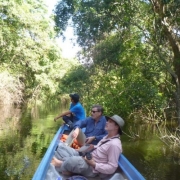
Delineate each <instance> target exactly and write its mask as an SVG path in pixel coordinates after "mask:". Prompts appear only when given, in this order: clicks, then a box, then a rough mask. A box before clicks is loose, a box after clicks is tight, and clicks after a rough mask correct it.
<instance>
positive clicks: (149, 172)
mask: <svg viewBox="0 0 180 180" xmlns="http://www.w3.org/2000/svg"><path fill="white" fill-rule="evenodd" d="M66 107H67V106H66ZM66 107H63V106H62V107H61V106H60V105H54V104H48V105H45V106H41V107H38V108H37V107H35V108H34V109H31V110H19V109H18V110H17V109H15V110H12V109H11V110H10V111H9V112H6V113H5V115H4V118H3V119H0V123H1V124H0V125H1V126H0V179H1V180H16V179H17V180H19V179H22V180H30V179H32V176H33V174H34V172H35V170H36V168H37V166H38V165H39V163H40V161H41V159H42V157H43V155H44V153H45V152H46V150H47V148H48V146H49V144H50V142H51V140H52V139H53V137H54V135H55V133H56V131H57V130H58V128H59V126H60V124H61V123H62V120H58V121H57V122H54V121H53V119H54V117H55V116H57V114H59V113H60V112H61V111H64V110H65V109H67V108H66ZM0 111H1V110H0ZM3 112H4V111H3ZM159 128H163V127H159ZM123 131H124V135H123V136H122V137H121V140H122V145H123V153H124V154H125V156H126V157H127V158H128V159H129V160H130V162H131V163H132V164H133V165H134V166H135V167H136V168H137V169H138V170H139V171H140V172H141V173H142V174H143V176H144V177H145V178H146V179H147V180H169V179H171V180H178V179H179V175H180V173H179V169H180V158H179V157H180V155H179V154H177V153H174V152H173V151H171V150H170V149H169V147H168V146H167V145H165V144H164V143H163V142H162V141H161V140H160V138H159V129H158V128H157V125H153V124H141V125H132V123H131V125H130V123H129V124H128V123H126V127H125V128H124V129H123Z"/></svg>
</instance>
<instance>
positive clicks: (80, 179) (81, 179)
mask: <svg viewBox="0 0 180 180" xmlns="http://www.w3.org/2000/svg"><path fill="white" fill-rule="evenodd" d="M66 180H88V179H87V178H85V177H84V176H71V177H69V178H67V179H66Z"/></svg>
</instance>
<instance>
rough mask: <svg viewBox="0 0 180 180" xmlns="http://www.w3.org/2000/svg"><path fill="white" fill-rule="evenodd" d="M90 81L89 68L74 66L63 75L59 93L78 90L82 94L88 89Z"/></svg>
mask: <svg viewBox="0 0 180 180" xmlns="http://www.w3.org/2000/svg"><path fill="white" fill-rule="evenodd" d="M88 82H89V72H88V70H87V69H86V68H85V67H83V66H81V65H79V66H74V67H72V68H71V69H70V70H69V71H68V72H67V73H66V74H65V76H64V77H63V79H62V81H61V83H60V84H59V93H60V94H63V93H68V94H69V93H72V92H77V93H78V94H80V95H82V94H84V93H85V91H86V89H87V88H86V87H87V86H88V84H89V83H88Z"/></svg>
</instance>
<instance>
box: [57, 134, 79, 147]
mask: <svg viewBox="0 0 180 180" xmlns="http://www.w3.org/2000/svg"><path fill="white" fill-rule="evenodd" d="M67 138H68V135H66V134H62V136H61V138H60V140H61V141H62V142H65V141H66V139H67ZM71 147H72V148H74V149H79V148H80V147H81V146H80V145H79V144H78V142H77V140H76V139H75V140H74V142H73V143H72V145H71Z"/></svg>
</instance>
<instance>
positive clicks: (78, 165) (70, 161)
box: [58, 156, 96, 177]
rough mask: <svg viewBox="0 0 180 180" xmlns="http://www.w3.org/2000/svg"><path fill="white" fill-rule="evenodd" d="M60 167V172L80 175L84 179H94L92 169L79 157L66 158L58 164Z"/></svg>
mask: <svg viewBox="0 0 180 180" xmlns="http://www.w3.org/2000/svg"><path fill="white" fill-rule="evenodd" d="M58 164H59V165H60V169H59V170H60V172H65V173H67V172H68V173H69V172H70V173H74V174H80V175H83V176H86V177H95V176H96V174H94V173H93V171H92V170H93V169H92V167H91V166H89V165H88V164H87V163H86V161H85V160H84V159H83V158H82V157H81V156H72V157H70V158H67V159H66V160H65V161H64V162H61V163H58Z"/></svg>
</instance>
